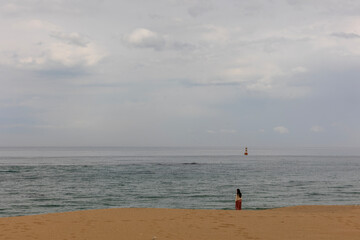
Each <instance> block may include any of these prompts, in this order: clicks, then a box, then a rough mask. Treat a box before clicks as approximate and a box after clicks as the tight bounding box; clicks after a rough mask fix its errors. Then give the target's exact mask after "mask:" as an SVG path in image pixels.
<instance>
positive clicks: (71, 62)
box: [47, 43, 105, 67]
mask: <svg viewBox="0 0 360 240" xmlns="http://www.w3.org/2000/svg"><path fill="white" fill-rule="evenodd" d="M104 55H105V54H104V53H102V52H101V50H99V49H98V48H97V46H96V45H95V44H93V43H89V44H87V45H86V46H85V47H82V46H78V45H73V44H66V43H53V44H51V45H50V47H49V48H48V56H47V57H48V59H49V60H51V61H54V62H57V63H60V64H62V65H64V66H66V67H73V66H93V65H95V64H97V63H98V62H99V61H100V60H101V59H102V58H103V57H104Z"/></svg>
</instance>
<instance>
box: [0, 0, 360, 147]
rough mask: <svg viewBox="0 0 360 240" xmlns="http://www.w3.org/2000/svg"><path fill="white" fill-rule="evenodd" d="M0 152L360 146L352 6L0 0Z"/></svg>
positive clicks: (280, 1)
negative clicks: (12, 149) (19, 148)
mask: <svg viewBox="0 0 360 240" xmlns="http://www.w3.org/2000/svg"><path fill="white" fill-rule="evenodd" d="M0 29H1V37H0V146H329V147H333V146H348V147H360V127H359V122H360V111H359V109H360V108H359V104H360V94H359V93H360V90H359V89H360V84H359V81H360V2H359V1H355V0H354V1H352V0H341V1H340V0H337V1H335V0H327V1H312V0H287V1H286V0H268V1H265V0H252V1H240V0H221V1H220V0H216V1H215V0H191V1H190V0H153V1H148V0H120V1H115V0H46V1H44V0H13V1H6V0H5V1H4V0H0Z"/></svg>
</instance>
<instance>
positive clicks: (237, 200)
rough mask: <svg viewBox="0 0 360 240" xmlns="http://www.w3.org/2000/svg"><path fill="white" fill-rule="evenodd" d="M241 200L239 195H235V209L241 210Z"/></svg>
mask: <svg viewBox="0 0 360 240" xmlns="http://www.w3.org/2000/svg"><path fill="white" fill-rule="evenodd" d="M241 202H242V199H241V197H239V196H236V199H235V209H236V210H241Z"/></svg>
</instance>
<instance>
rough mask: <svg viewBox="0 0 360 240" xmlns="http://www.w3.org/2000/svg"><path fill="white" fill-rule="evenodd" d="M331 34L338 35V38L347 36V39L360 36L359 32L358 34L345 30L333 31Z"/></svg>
mask: <svg viewBox="0 0 360 240" xmlns="http://www.w3.org/2000/svg"><path fill="white" fill-rule="evenodd" d="M331 36H334V37H338V38H345V39H356V38H360V35H359V34H356V33H345V32H336V33H332V34H331Z"/></svg>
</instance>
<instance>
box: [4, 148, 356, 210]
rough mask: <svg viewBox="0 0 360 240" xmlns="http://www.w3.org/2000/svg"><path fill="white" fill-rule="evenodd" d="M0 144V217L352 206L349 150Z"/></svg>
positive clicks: (353, 166)
mask: <svg viewBox="0 0 360 240" xmlns="http://www.w3.org/2000/svg"><path fill="white" fill-rule="evenodd" d="M243 150H244V148H243V147H242V148H240V147H239V148H235V147H232V148H230V147H223V148H205V147H204V148H175V147H174V148H171V147H142V148H136V147H68V148H66V147H3V148H0V186H1V188H0V217H8V216H19V215H33V214H43V213H54V212H66V211H76V210H85V209H103V208H183V209H234V206H235V193H236V189H237V188H240V189H241V192H242V194H243V209H251V210H255V209H269V208H278V207H285V206H294V205H329V204H331V205H358V204H360V149H355V148H269V147H267V148H265V147H249V155H248V156H244V155H243Z"/></svg>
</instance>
